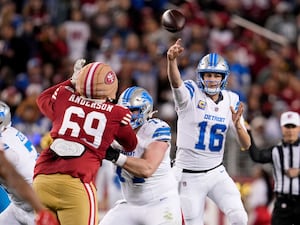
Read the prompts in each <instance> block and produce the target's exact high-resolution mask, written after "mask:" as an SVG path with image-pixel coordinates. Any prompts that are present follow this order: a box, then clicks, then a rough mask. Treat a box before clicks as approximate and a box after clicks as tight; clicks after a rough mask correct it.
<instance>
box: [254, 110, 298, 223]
mask: <svg viewBox="0 0 300 225" xmlns="http://www.w3.org/2000/svg"><path fill="white" fill-rule="evenodd" d="M280 126H281V132H282V141H281V142H280V143H279V144H277V145H276V146H272V147H270V148H268V149H261V150H260V149H257V147H256V146H255V143H254V140H253V137H252V136H251V132H249V133H250V136H251V146H250V148H249V153H250V157H251V159H252V160H253V161H254V162H259V163H272V166H273V178H274V192H275V196H276V201H275V205H274V209H273V213H272V225H300V139H299V134H300V117H299V114H298V113H297V112H291V111H288V112H284V113H283V114H282V115H281V117H280Z"/></svg>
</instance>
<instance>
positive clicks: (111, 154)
mask: <svg viewBox="0 0 300 225" xmlns="http://www.w3.org/2000/svg"><path fill="white" fill-rule="evenodd" d="M119 156H120V151H119V150H117V149H114V148H112V147H111V146H109V148H108V149H107V150H106V154H105V159H106V160H109V161H112V162H113V163H115V162H116V161H117V160H118V158H119Z"/></svg>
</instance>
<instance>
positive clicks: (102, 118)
mask: <svg viewBox="0 0 300 225" xmlns="http://www.w3.org/2000/svg"><path fill="white" fill-rule="evenodd" d="M84 63H85V61H84V60H81V61H79V62H77V63H76V64H75V71H74V74H73V76H72V78H71V79H69V80H67V81H64V82H62V83H60V84H57V85H55V86H53V87H50V88H48V89H47V90H45V91H43V92H42V93H41V95H40V96H39V97H38V99H37V104H38V106H39V108H40V110H41V112H42V113H43V114H44V115H45V116H47V117H48V118H49V119H51V120H52V125H53V126H52V129H51V132H50V134H51V138H52V139H53V142H52V143H51V145H50V147H49V148H47V149H45V150H43V151H42V153H41V155H40V156H39V158H38V160H37V163H36V166H35V171H34V181H33V187H34V189H35V191H36V192H37V194H38V196H39V197H40V199H41V200H42V202H43V203H44V204H45V205H46V206H47V207H48V208H50V209H51V210H52V211H54V212H55V213H56V215H57V217H58V219H59V222H60V224H61V225H95V224H98V206H97V195H96V189H95V178H96V175H97V171H98V169H99V167H100V166H101V162H102V159H103V158H104V156H105V152H106V150H107V148H108V147H109V146H110V144H111V143H112V141H113V140H117V141H118V142H119V143H120V144H122V145H123V146H124V150H125V151H132V150H133V149H135V147H136V144H137V138H136V135H135V133H134V131H133V129H132V128H131V126H130V124H129V122H130V118H131V113H130V111H129V110H128V109H127V108H124V107H122V106H119V105H116V104H114V103H112V100H113V99H114V98H115V97H116V92H117V88H118V80H117V76H116V74H115V73H114V71H113V70H112V69H111V67H110V66H109V65H107V64H104V63H100V62H93V63H89V64H87V65H85V66H84V67H82V66H83V65H84ZM77 64H79V65H77ZM77 67H79V68H78V69H77ZM81 67H82V68H81ZM120 160H121V161H122V159H120Z"/></svg>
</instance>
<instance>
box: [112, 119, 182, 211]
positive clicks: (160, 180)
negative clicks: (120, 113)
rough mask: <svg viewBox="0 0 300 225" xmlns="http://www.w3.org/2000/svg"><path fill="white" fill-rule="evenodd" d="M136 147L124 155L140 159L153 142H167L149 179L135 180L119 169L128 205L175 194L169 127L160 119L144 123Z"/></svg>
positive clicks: (147, 202)
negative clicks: (165, 148)
mask: <svg viewBox="0 0 300 225" xmlns="http://www.w3.org/2000/svg"><path fill="white" fill-rule="evenodd" d="M137 136H138V145H137V147H136V149H135V150H134V151H133V152H129V153H124V154H127V155H128V156H132V157H136V158H141V157H142V155H143V153H144V151H145V149H146V148H147V146H148V145H149V144H150V143H151V142H153V141H166V142H169V148H168V150H167V151H166V153H165V156H164V159H163V160H162V162H161V163H160V165H159V167H158V168H157V170H156V171H155V172H154V173H153V175H152V176H151V177H149V178H137V177H135V176H133V175H132V174H130V173H129V172H127V171H126V170H124V169H121V168H120V167H118V168H117V173H118V174H119V175H120V181H121V186H122V192H123V195H124V198H125V200H126V201H127V202H128V203H132V204H136V205H145V204H149V203H151V202H153V201H156V200H160V199H163V198H164V197H165V196H168V195H169V194H170V193H172V192H174V193H176V192H177V183H176V180H175V177H174V175H173V173H172V171H171V167H170V156H169V154H170V140H171V129H170V126H169V125H168V124H167V123H166V122H164V121H162V120H160V119H156V118H155V119H154V118H153V119H150V120H148V121H146V122H145V123H144V124H143V125H142V126H141V128H140V129H139V131H138V132H137Z"/></svg>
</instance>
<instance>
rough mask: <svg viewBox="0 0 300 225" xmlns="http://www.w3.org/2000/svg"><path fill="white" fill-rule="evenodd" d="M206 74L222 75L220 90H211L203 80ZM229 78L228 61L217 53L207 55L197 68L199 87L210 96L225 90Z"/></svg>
mask: <svg viewBox="0 0 300 225" xmlns="http://www.w3.org/2000/svg"><path fill="white" fill-rule="evenodd" d="M205 73H218V74H221V75H222V81H221V83H220V85H219V87H218V88H209V87H208V86H207V83H205V81H204V80H203V75H204V74H205ZM228 76H229V67H228V64H227V62H226V60H225V59H224V58H223V57H222V56H220V55H218V54H217V53H210V54H207V55H205V56H204V57H203V58H202V59H201V60H200V62H199V64H198V66H197V78H198V86H199V88H200V89H201V90H203V91H204V92H205V93H207V94H209V95H215V94H217V93H219V92H220V91H221V90H223V89H225V87H226V84H227V79H228Z"/></svg>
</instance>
